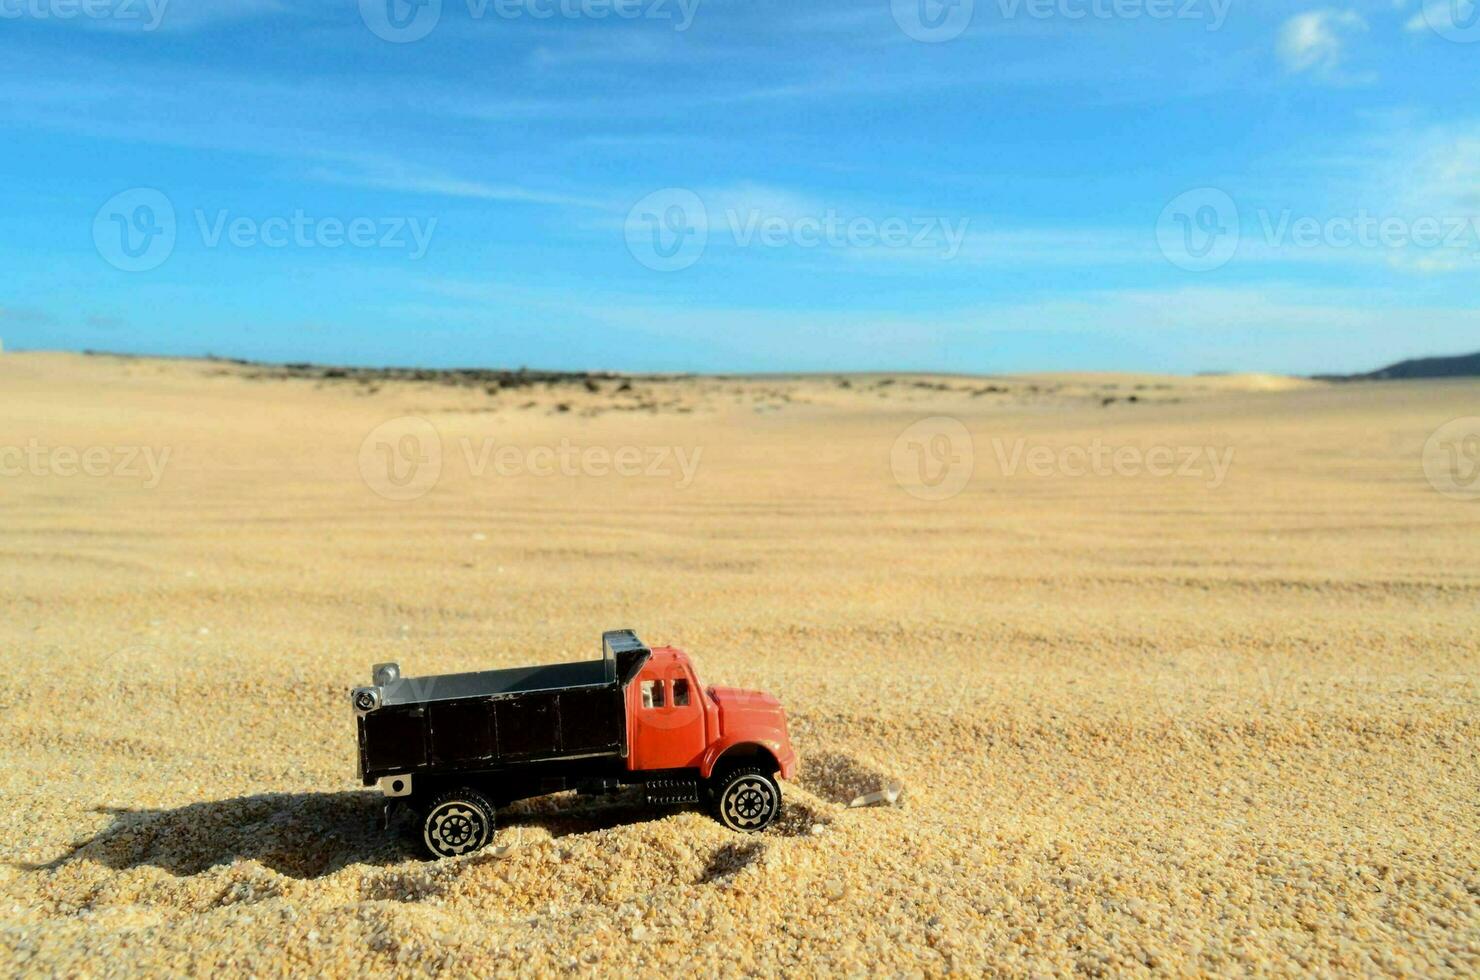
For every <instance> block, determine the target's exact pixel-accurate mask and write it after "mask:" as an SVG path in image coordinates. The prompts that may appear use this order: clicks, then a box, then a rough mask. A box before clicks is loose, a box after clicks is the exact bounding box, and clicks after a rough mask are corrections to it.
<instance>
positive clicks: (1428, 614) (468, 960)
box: [0, 354, 1480, 976]
mask: <svg viewBox="0 0 1480 980" xmlns="http://www.w3.org/2000/svg"><path fill="white" fill-rule="evenodd" d="M588 381H591V382H592V384H591V385H588V384H587V382H588ZM624 384H626V385H628V387H627V388H626V389H625V390H623V389H622V386H623V385H624ZM593 385H594V390H593ZM490 387H491V388H492V389H493V390H492V391H490ZM1477 395H1480V383H1475V382H1469V381H1452V382H1413V383H1408V382H1401V383H1400V382H1393V383H1388V384H1384V385H1326V384H1321V383H1316V382H1305V381H1294V380H1290V379H1269V378H1248V377H1245V378H1190V379H1188V378H1160V377H1126V376H1100V375H1095V376H1083V375H1075V376H1061V375H1055V376H1035V377H1011V378H963V377H951V376H939V377H936V376H931V377H925V376H914V375H908V376H905V375H901V376H883V375H876V376H816V377H805V378H801V377H797V378H763V379H745V378H632V379H624V378H608V377H601V378H571V379H557V380H554V381H552V382H549V383H547V382H546V381H539V382H532V383H529V384H524V383H517V384H511V385H509V386H504V385H503V384H501V383H499V382H498V381H497V380H496V379H495V380H494V381H489V380H487V379H479V380H478V381H477V382H476V383H474V382H473V381H468V382H466V383H464V382H462V381H458V382H455V383H447V382H445V381H444V380H442V379H436V378H434V379H430V380H425V379H424V380H417V379H415V378H409V379H408V378H386V377H381V378H370V379H368V380H367V379H365V378H362V377H351V376H345V377H333V378H330V377H324V376H322V375H320V374H316V373H313V372H297V373H296V374H293V373H292V372H289V373H288V374H287V375H285V374H284V373H283V372H280V371H263V370H261V369H257V368H254V367H252V366H250V365H236V364H226V363H219V362H191V361H162V360H147V359H118V358H109V357H78V356H68V355H40V354H36V355H27V354H22V355H15V354H8V355H5V356H3V357H0V448H9V449H13V450H16V452H11V453H9V454H8V455H0V467H4V468H5V475H3V476H0V529H3V534H0V603H3V609H4V615H3V617H0V657H3V663H4V667H5V671H6V675H7V683H6V684H5V685H3V686H0V709H3V710H0V726H3V727H0V735H3V737H0V787H3V789H4V795H5V799H6V802H7V804H8V805H7V806H6V807H5V808H4V809H3V811H0V825H3V833H0V842H3V849H4V854H3V857H4V859H5V860H4V862H3V863H0V957H3V961H4V962H6V963H7V964H8V966H9V967H10V971H11V972H16V973H24V974H49V975H55V974H67V975H74V974H81V975H99V974H105V973H113V972H121V971H125V970H128V971H144V970H148V971H167V970H168V971H176V972H186V971H189V972H205V971H210V970H217V969H231V970H233V971H243V972H247V971H250V972H252V973H257V974H263V975H269V974H282V973H286V972H308V971H313V972H317V973H322V974H325V975H331V976H338V975H348V974H351V973H356V974H358V973H361V972H363V971H366V970H371V971H377V972H381V973H396V974H408V975H409V974H420V973H424V972H428V971H436V970H457V971H460V972H468V973H473V972H476V973H487V972H494V971H497V972H519V973H534V972H546V971H566V970H573V971H579V972H596V971H602V972H607V971H611V972H617V971H624V972H625V971H628V970H639V971H642V972H643V973H644V974H654V975H656V974H658V973H659V972H660V971H661V972H664V973H668V972H674V971H680V970H681V971H685V972H689V971H700V972H720V971H723V972H727V973H741V972H766V973H775V972H779V971H783V970H790V971H800V972H803V973H811V972H820V971H834V970H838V971H841V970H847V971H851V972H862V971H870V972H874V971H877V972H890V973H894V972H915V971H918V972H924V973H928V974H941V973H948V972H955V973H962V974H976V973H980V972H982V971H986V970H991V971H1003V972H1011V973H1028V972H1049V971H1052V972H1065V973H1067V972H1076V971H1078V972H1085V973H1095V974H1103V973H1120V972H1126V971H1132V970H1140V969H1144V968H1152V969H1160V970H1167V971H1172V972H1177V973H1194V972H1206V971H1219V972H1233V971H1254V970H1265V971H1269V970H1275V971H1281V972H1285V971H1293V970H1297V969H1309V970H1313V971H1319V972H1323V973H1329V974H1345V973H1351V972H1363V973H1398V974H1411V975H1434V974H1454V975H1459V974H1468V975H1473V974H1474V973H1475V972H1476V971H1477V970H1480V811H1477V808H1476V799H1477V798H1480V731H1477V725H1480V711H1477V706H1480V690H1477V677H1480V673H1477V667H1480V550H1477V549H1476V548H1475V547H1474V544H1475V542H1476V541H1477V540H1480V535H1477V532H1480V509H1477V508H1480V503H1476V502H1475V501H1473V500H1462V499H1456V497H1454V496H1446V495H1444V494H1441V493H1440V492H1437V491H1436V489H1435V488H1434V486H1433V485H1431V482H1430V480H1429V479H1428V478H1426V476H1425V471H1424V468H1423V465H1422V460H1421V457H1422V453H1423V449H1424V446H1425V442H1426V440H1428V439H1429V438H1430V435H1431V434H1432V433H1433V432H1434V431H1435V430H1436V429H1437V428H1439V427H1440V426H1441V425H1443V424H1444V423H1446V422H1448V421H1449V420H1451V419H1454V418H1457V417H1462V416H1469V415H1473V414H1474V412H1475V406H1476V404H1477ZM1133 397H1134V400H1132V398H1133ZM562 406H564V407H563V408H562ZM427 431H430V433H431V437H432V438H433V439H434V440H435V452H434V453H431V452H429V453H423V454H421V456H419V457H417V458H415V459H412V458H411V457H403V456H402V455H399V454H400V453H401V451H402V449H403V448H404V447H405V445H406V444H405V443H403V442H402V441H400V440H401V437H403V436H407V435H410V436H412V437H419V436H418V434H420V435H425V434H426V432H427ZM963 432H964V433H965V434H966V436H965V439H964V440H963V438H962V436H961V433H963ZM418 445H421V446H423V448H426V447H427V445H428V444H426V443H419V444H418ZM504 447H507V448H508V449H509V450H510V453H509V454H506V455H505V456H503V457H499V456H498V450H499V449H501V448H504ZM623 449H627V450H630V451H631V452H629V453H628V454H627V457H624V458H629V459H635V460H637V461H638V462H637V463H634V464H633V467H634V468H629V471H628V472H627V473H626V475H622V474H621V473H619V472H617V462H616V460H617V458H618V452H619V451H620V450H623ZM634 453H635V454H636V455H635V456H634V455H633V454H634ZM1117 454H1118V455H1117ZM1168 454H1169V459H1170V463H1169V464H1168V463H1167V458H1168ZM412 455H413V456H416V454H412ZM499 459H503V461H504V463H503V464H500V463H498V462H497V460H499ZM562 460H567V461H569V460H573V461H574V462H573V463H571V464H570V465H569V466H567V465H565V463H564V462H562ZM412 463H414V464H415V465H411V464H412ZM403 464H405V465H406V466H410V468H409V469H405V468H404V466H403ZM1168 465H1170V470H1168V469H1167V466H1168ZM398 467H401V469H398ZM433 470H434V471H435V472H433ZM619 626H632V627H635V628H637V629H638V630H639V632H640V633H641V634H642V635H643V636H644V637H645V638H646V639H648V640H649V641H651V642H654V643H671V644H674V645H677V646H681V647H683V648H685V649H686V650H688V651H689V652H690V653H691V654H692V655H693V656H694V657H695V658H696V660H697V662H698V664H699V667H700V669H701V670H702V672H703V674H704V675H705V677H706V678H707V679H708V680H709V681H711V682H714V683H726V684H738V685H744V686H756V687H762V688H765V689H768V690H771V691H773V692H775V693H776V694H778V695H779V696H780V697H781V698H782V700H783V702H784V703H785V704H786V706H787V708H788V711H789V712H790V715H791V718H792V730H793V736H794V739H795V742H796V746H797V749H798V752H799V754H800V755H801V757H802V771H801V773H800V774H799V776H798V778H797V780H796V781H795V782H794V783H792V784H788V785H787V786H786V787H785V792H786V797H787V801H788V811H787V814H786V817H785V819H784V820H783V821H782V822H781V823H780V824H779V825H778V826H777V827H775V828H773V829H772V830H770V831H768V832H767V833H765V834H763V835H760V836H757V837H739V836H736V835H733V834H730V833H729V832H727V831H725V830H724V829H722V828H721V827H720V826H719V825H718V824H716V823H715V822H714V821H712V820H711V819H709V818H708V817H707V816H705V815H704V814H702V813H699V812H688V811H679V812H669V813H665V812H658V813H652V812H649V811H646V810H644V809H642V808H641V807H639V806H637V805H635V803H633V802H632V801H630V800H627V799H623V798H618V799H616V800H612V801H600V802H597V803H592V802H589V801H585V800H576V799H574V798H567V797H556V798H550V799H546V800H539V801H531V802H530V803H527V804H523V805H520V806H519V807H516V808H513V809H511V810H510V811H509V812H507V813H506V814H504V815H503V825H502V827H501V829H500V835H499V842H500V843H511V842H517V843H518V846H517V847H516V848H515V849H514V850H513V851H511V852H510V853H509V854H508V855H507V856H504V857H501V858H499V857H493V856H491V855H486V854H484V855H475V856H471V857H468V858H465V859H461V860H457V861H452V862H443V863H439V864H428V863H424V862H422V861H421V860H420V858H419V857H418V856H417V854H416V853H415V850H414V848H413V846H412V842H411V841H410V840H409V839H408V838H407V837H406V836H404V834H396V833H391V834H382V833H381V832H380V831H379V830H378V829H377V828H376V827H375V826H374V817H375V812H376V800H375V798H373V797H371V796H369V795H368V794H366V793H364V792H362V791H360V790H359V788H358V786H357V785H356V783H355V780H354V759H353V751H354V742H353V725H352V719H351V715H350V712H349V709H348V704H347V700H346V691H347V689H348V688H349V687H350V686H351V685H353V684H358V683H363V682H364V681H365V680H366V679H367V677H368V670H369V667H370V665H371V664H372V663H375V662H378V661H387V660H397V661H399V662H400V663H401V664H402V665H403V666H404V667H405V668H406V669H407V670H408V671H409V672H414V673H430V672H438V671H447V670H459V669H473V668H477V667H490V666H504V665H511V664H516V663H521V662H526V661H531V660H541V659H542V660H551V661H553V660H561V659H568V658H574V657H580V656H584V655H588V654H593V653H594V650H595V645H596V643H597V639H598V634H599V632H600V631H601V630H602V629H604V628H612V627H619ZM890 780H898V781H900V782H902V783H903V784H904V786H905V791H904V795H903V797H902V798H901V800H900V801H899V803H898V805H896V806H893V807H882V808H871V809H849V808H848V807H847V805H846V804H847V802H848V801H849V800H850V799H852V798H853V796H855V795H856V794H857V793H859V792H863V791H866V790H868V789H873V788H876V787H877V786H878V785H879V784H881V783H883V782H886V781H890Z"/></svg>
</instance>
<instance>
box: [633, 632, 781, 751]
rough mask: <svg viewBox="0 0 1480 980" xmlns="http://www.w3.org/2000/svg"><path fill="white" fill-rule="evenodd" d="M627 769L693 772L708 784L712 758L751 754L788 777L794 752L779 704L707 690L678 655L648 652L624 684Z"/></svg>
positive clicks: (735, 691) (738, 691) (753, 694)
mask: <svg viewBox="0 0 1480 980" xmlns="http://www.w3.org/2000/svg"><path fill="white" fill-rule="evenodd" d="M627 714H628V719H629V722H628V728H627V730H628V732H629V733H630V740H631V744H630V746H629V750H628V755H627V768H628V769H630V770H633V771H634V772H635V771H639V770H655V769H697V770H698V771H699V774H700V775H701V776H702V777H703V778H705V779H708V778H710V776H712V775H713V772H714V767H715V763H716V762H718V761H719V760H720V759H725V760H727V761H731V762H734V761H738V760H739V759H740V758H742V757H744V756H754V757H756V758H757V759H758V760H761V759H764V757H765V756H767V755H769V756H770V759H769V760H766V761H769V762H773V763H774V771H779V772H780V773H781V778H782V779H790V778H791V777H792V770H793V769H794V768H795V767H796V753H795V752H794V751H792V747H791V737H790V736H789V735H788V733H787V730H786V713H785V712H784V711H782V709H781V702H779V701H777V700H776V699H775V698H774V697H772V696H771V695H769V694H766V693H764V692H762V691H747V690H744V689H742V688H738V687H711V688H708V689H707V690H706V689H705V688H704V686H703V685H702V684H701V683H700V681H699V678H698V676H697V675H696V674H695V673H694V664H693V661H691V660H690V659H689V655H688V654H686V653H684V652H683V651H682V650H677V649H674V648H673V647H655V648H654V649H653V652H652V656H651V657H650V658H649V659H648V662H647V663H646V664H645V665H644V666H643V668H642V670H641V671H639V672H638V674H637V677H636V678H634V679H633V681H632V683H631V684H629V685H628V686H627Z"/></svg>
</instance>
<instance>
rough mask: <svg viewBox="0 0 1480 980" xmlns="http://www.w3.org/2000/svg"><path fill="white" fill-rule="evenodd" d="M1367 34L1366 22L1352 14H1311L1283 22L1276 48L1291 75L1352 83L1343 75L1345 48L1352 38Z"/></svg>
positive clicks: (1345, 11)
mask: <svg viewBox="0 0 1480 980" xmlns="http://www.w3.org/2000/svg"><path fill="white" fill-rule="evenodd" d="M1366 30H1367V20H1366V18H1364V17H1363V16H1362V15H1361V14H1359V13H1357V12H1356V11H1355V10H1335V9H1330V8H1328V9H1324V10H1311V11H1307V12H1305V13H1303V14H1296V15H1295V16H1294V17H1291V18H1290V19H1289V20H1287V21H1285V23H1284V25H1283V26H1281V28H1280V33H1279V39H1278V42H1277V45H1276V48H1277V50H1278V52H1279V56H1280V60H1281V61H1282V62H1284V65H1285V70H1286V71H1288V72H1290V73H1292V74H1309V75H1312V76H1315V77H1317V78H1321V79H1323V80H1326V81H1343V80H1355V76H1350V75H1347V74H1345V69H1346V58H1347V48H1348V45H1349V44H1350V43H1351V40H1352V38H1353V37H1355V36H1356V35H1358V34H1361V33H1364V32H1365V31H1366Z"/></svg>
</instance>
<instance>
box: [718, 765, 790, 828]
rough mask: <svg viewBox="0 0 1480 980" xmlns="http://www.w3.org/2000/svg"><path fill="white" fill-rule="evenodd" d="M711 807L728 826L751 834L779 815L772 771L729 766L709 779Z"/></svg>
mask: <svg viewBox="0 0 1480 980" xmlns="http://www.w3.org/2000/svg"><path fill="white" fill-rule="evenodd" d="M710 809H711V811H712V812H713V814H714V818H715V819H716V820H718V821H719V822H720V823H722V824H724V825H725V826H726V827H728V828H729V829H731V830H734V831H738V832H740V833H742V834H754V833H757V832H759V831H762V830H765V829H766V828H767V827H769V826H771V824H772V823H773V822H774V821H775V820H776V817H777V816H779V815H780V813H781V787H780V786H778V785H777V784H776V777H775V776H774V775H773V774H772V773H771V771H770V770H768V769H763V768H761V767H760V766H739V767H737V768H734V769H729V770H726V771H725V772H723V773H720V774H716V775H715V777H714V778H713V779H712V780H711V781H710Z"/></svg>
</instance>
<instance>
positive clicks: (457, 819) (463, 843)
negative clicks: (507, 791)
mask: <svg viewBox="0 0 1480 980" xmlns="http://www.w3.org/2000/svg"><path fill="white" fill-rule="evenodd" d="M493 812H494V811H493V804H492V803H489V802H488V799H487V798H486V797H484V796H483V794H481V793H477V792H474V791H473V790H470V789H466V788H464V789H455V790H453V791H452V792H450V793H443V794H442V795H441V796H438V797H437V798H436V799H434V800H432V802H431V804H430V805H429V806H428V807H427V808H426V817H425V818H424V819H423V820H422V825H421V826H422V835H421V837H422V841H423V843H425V844H426V848H427V852H428V853H430V854H431V856H432V857H434V858H450V857H457V856H458V855H459V854H471V853H472V852H473V851H476V850H478V849H479V848H480V847H483V846H484V845H486V844H487V843H488V842H489V841H490V840H492V839H493Z"/></svg>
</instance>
